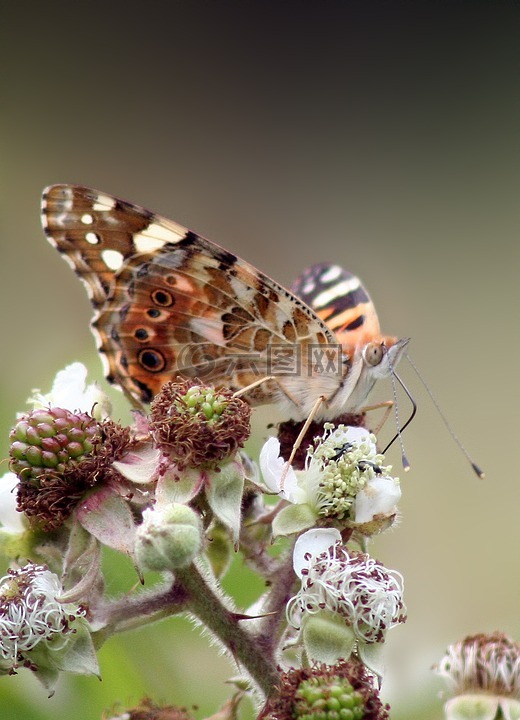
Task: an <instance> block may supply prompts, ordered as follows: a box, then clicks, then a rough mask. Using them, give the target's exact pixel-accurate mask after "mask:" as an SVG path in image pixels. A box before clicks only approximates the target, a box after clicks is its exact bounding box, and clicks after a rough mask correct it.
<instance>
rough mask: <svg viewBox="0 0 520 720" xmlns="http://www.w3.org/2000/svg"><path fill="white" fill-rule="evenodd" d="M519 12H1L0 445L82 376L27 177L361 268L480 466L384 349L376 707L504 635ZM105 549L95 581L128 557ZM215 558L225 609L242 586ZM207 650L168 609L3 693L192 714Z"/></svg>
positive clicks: (208, 702) (53, 704)
mask: <svg viewBox="0 0 520 720" xmlns="http://www.w3.org/2000/svg"><path fill="white" fill-rule="evenodd" d="M519 25H520V10H519V6H518V5H517V4H514V3H505V2H504V3H500V2H498V3H496V2H495V3H473V4H471V5H470V4H460V3H442V2H435V3H431V4H429V3H420V2H419V3H408V2H404V3H400V2H381V3H375V2H370V1H368V2H359V3H353V2H348V1H346V0H345V1H343V2H327V1H325V2H314V3H310V2H300V3H288V2H281V1H280V2H271V1H269V0H268V1H265V2H191V1H187V0H185V1H184V2H176V1H173V2H169V3H135V2H126V3H111V4H108V3H96V2H89V3H73V4H72V3H52V2H50V3H45V4H43V3H41V4H36V5H33V6H31V7H30V9H29V7H28V6H27V5H26V4H25V3H18V4H16V3H2V7H1V8H0V28H1V29H0V68H1V70H0V83H1V86H0V87H1V96H0V148H1V149H0V163H1V166H0V184H1V188H0V230H1V233H0V243H1V245H0V247H1V255H0V279H1V282H0V293H1V305H0V307H1V311H0V323H1V326H0V331H1V335H0V337H1V338H2V351H1V352H0V396H1V401H2V407H1V416H0V423H1V428H0V430H1V435H0V442H1V455H2V457H4V456H5V455H6V454H7V433H8V431H9V428H10V426H11V424H12V423H13V420H14V418H15V414H16V412H17V411H21V410H23V409H24V407H25V400H26V398H27V396H28V394H29V391H30V390H31V388H34V387H39V388H41V389H42V390H44V391H47V390H48V389H49V388H50V383H51V379H52V377H53V376H54V373H55V371H57V370H58V369H60V368H62V367H63V366H65V365H66V364H67V363H70V362H71V361H73V360H82V361H83V362H85V363H86V364H87V365H88V366H89V368H90V369H91V372H92V377H93V378H99V379H101V377H102V372H101V366H100V363H99V361H98V358H97V355H96V352H95V346H94V341H93V338H92V337H91V335H90V331H89V327H88V325H89V319H90V315H91V312H90V307H89V303H88V300H87V297H86V294H85V292H84V289H83V287H82V286H81V285H80V283H79V281H78V280H77V278H76V277H75V276H74V274H73V273H72V272H71V270H70V269H69V267H68V266H67V265H66V264H65V263H64V262H63V261H62V259H61V258H60V257H59V255H58V254H57V253H56V251H55V250H54V249H53V248H52V247H51V246H50V245H48V243H47V242H46V241H45V238H44V236H43V233H42V231H41V227H40V220H39V198H40V193H41V190H42V189H43V187H44V186H45V185H48V184H51V183H56V182H76V183H81V184H86V185H92V186H93V187H96V188H98V189H100V190H103V191H105V192H108V193H113V194H115V195H118V196H120V197H123V198H125V199H128V200H132V201H135V202H137V203H139V204H142V205H145V206H147V207H149V208H150V209H152V210H155V211H157V212H160V213H161V214H163V215H166V216H168V217H171V218H173V219H176V220H177V221H178V222H180V223H183V224H185V225H188V226H189V227H191V228H192V229H194V230H196V231H197V232H199V233H201V234H203V235H205V236H207V237H209V238H211V239H213V240H215V241H216V242H218V243H219V244H220V245H224V246H225V247H227V248H228V249H230V250H232V251H234V252H236V253H238V254H239V255H241V256H243V257H245V258H247V259H248V260H249V261H250V262H252V263H253V264H255V265H257V266H258V267H259V268H261V269H262V270H264V271H265V272H267V273H268V274H270V275H271V276H273V277H275V278H276V279H277V280H278V281H280V282H281V283H283V284H290V283H291V281H292V279H293V278H294V277H295V276H296V275H297V274H298V273H299V272H300V271H301V270H302V269H303V268H304V267H305V266H307V265H309V264H311V263H313V262H318V261H334V262H337V263H339V264H342V265H344V266H345V267H347V268H349V269H350V270H352V271H354V272H356V273H358V274H359V275H360V276H361V277H362V278H363V280H364V282H365V284H366V285H367V287H368V288H369V291H370V292H371V294H372V296H373V299H374V301H375V303H376V306H377V308H378V311H379V315H380V320H381V324H382V327H383V329H384V330H385V331H386V332H388V333H392V334H396V335H398V336H402V337H404V336H410V337H411V338H412V342H411V343H410V354H411V355H412V357H413V358H414V360H415V362H416V364H417V365H418V366H419V368H420V370H421V372H422V373H423V375H424V376H425V378H426V379H427V381H428V383H429V384H430V386H431V388H432V389H433V390H434V392H435V394H436V396H437V399H438V401H439V402H440V403H441V405H442V407H443V409H444V412H445V414H446V415H447V416H448V418H449V420H450V422H451V423H452V425H453V427H454V429H455V430H456V432H457V433H458V434H459V435H460V436H461V438H462V439H463V441H464V442H465V444H466V445H467V447H468V449H469V450H470V452H471V453H473V454H474V455H475V458H476V460H477V461H478V462H479V464H481V465H482V467H483V468H484V469H485V471H486V473H487V479H486V480H485V481H482V480H478V479H477V478H476V477H475V476H474V475H473V473H472V471H471V469H470V468H469V466H468V464H467V463H466V461H465V459H464V457H463V455H462V454H461V453H460V451H459V450H458V449H457V448H456V447H455V444H454V443H453V442H452V440H451V439H450V437H449V435H448V434H447V432H446V431H445V428H444V427H443V425H442V422H441V420H440V418H439V416H438V414H437V412H436V411H435V409H434V407H433V405H432V403H431V401H430V400H429V398H428V396H427V394H426V392H425V391H424V389H423V388H422V387H421V386H420V385H419V384H418V382H417V380H416V378H415V376H414V374H413V372H412V369H411V368H410V366H409V365H408V364H407V363H406V362H403V363H402V365H401V367H400V374H401V375H402V377H403V379H404V380H405V381H406V382H407V383H408V384H409V385H410V387H411V388H412V391H413V394H414V396H415V398H416V400H417V403H418V405H419V412H418V416H417V418H416V420H415V421H414V423H413V424H412V426H411V427H410V429H409V430H407V431H406V432H405V434H404V441H405V444H406V452H407V455H408V457H409V459H410V462H411V464H412V469H411V471H410V472H409V473H408V474H407V475H406V477H403V476H402V473H401V478H402V487H403V500H402V505H401V509H402V518H401V521H400V525H399V527H398V528H397V529H394V530H392V531H390V532H389V533H387V534H386V535H384V536H382V537H380V538H379V539H377V540H376V541H375V542H374V543H373V545H372V552H373V553H374V554H375V555H376V556H377V557H379V559H381V560H382V561H383V562H384V563H385V564H387V565H388V566H390V567H393V568H396V569H398V570H399V571H401V572H402V573H403V575H404V577H405V583H406V601H407V605H408V614H409V618H408V622H407V623H406V625H405V626H403V627H401V628H399V629H396V630H395V631H394V632H393V633H391V634H390V635H391V637H390V638H389V641H388V648H387V652H388V676H387V678H386V679H385V681H384V684H383V690H382V692H383V696H384V698H385V699H386V700H387V701H389V702H390V703H391V704H392V717H393V718H395V719H397V720H405V719H406V720H407V719H408V718H421V717H429V718H431V717H441V716H442V710H441V708H442V702H441V700H440V699H439V698H438V692H439V689H440V688H441V683H440V682H439V681H438V680H437V679H436V678H435V677H433V676H432V673H431V672H430V666H431V665H432V664H433V663H434V662H436V661H437V660H438V659H439V658H440V656H441V655H442V653H443V651H444V649H445V647H446V646H447V645H448V644H449V643H450V642H453V641H455V640H457V639H459V638H461V637H463V636H464V635H465V634H468V633H475V632H477V631H491V630H494V629H501V630H504V631H506V632H508V633H510V634H511V635H513V636H515V637H516V638H517V639H520V627H519V625H520V620H519V614H518V607H519V593H520V583H519V580H518V572H519V570H518V568H519V567H520V562H519V560H520V557H519V555H520V544H519V542H518V510H519V500H520V490H519V482H518V477H517V476H518V472H517V463H516V461H515V460H514V454H513V456H511V449H512V447H513V448H514V447H516V445H515V443H516V433H517V432H518V428H519V423H518V412H519V411H518V408H519V402H518V401H519V392H518V390H519V383H518V354H519V351H520V347H519V332H518V313H519V293H518V274H519V270H520V263H519V239H518V226H519V221H520V210H519V203H518V194H519V190H520V183H519V180H520V178H519V170H520V140H519V127H520V92H519V84H518V78H519V71H520V43H519V42H518V39H519V29H520V28H519ZM112 395H113V397H114V398H116V399H117V401H118V405H117V412H118V413H119V414H120V415H121V416H122V417H126V409H125V406H124V403H123V402H122V400H121V397H120V395H119V394H118V393H117V392H116V391H113V393H112ZM377 396H378V397H380V398H383V399H386V398H388V397H390V396H391V388H390V386H389V385H388V384H387V385H385V386H384V387H383V388H380V389H379V391H378V394H377ZM407 412H408V404H407V401H406V400H405V399H403V400H402V402H401V404H400V414H401V416H402V418H405V417H406V414H407ZM392 431H393V427H392V423H391V422H390V423H388V424H387V425H386V427H385V428H384V429H383V431H382V433H381V437H382V438H383V441H384V439H385V437H386V438H388V437H390V435H391V433H392ZM389 456H390V459H391V461H392V462H393V463H394V467H395V468H396V470H397V471H398V473H399V472H400V460H399V452H398V450H396V449H395V448H393V449H392V450H391V451H390V452H389ZM4 467H5V469H6V470H7V466H6V465H5V464H4ZM111 568H112V569H111V577H113V582H114V588H115V587H117V584H118V581H119V579H120V578H119V574H121V578H122V577H123V576H124V577H126V575H125V573H127V572H128V569H120V568H118V566H117V564H114V563H113V564H112V565H111ZM233 577H234V579H233V578H232V579H231V581H230V584H231V586H232V590H233V592H234V593H235V595H236V597H237V598H238V602H239V603H241V604H243V605H247V604H248V603H249V602H251V601H252V600H253V599H254V598H255V596H256V594H257V593H258V592H259V586H258V585H255V584H254V583H252V581H251V576H250V575H249V574H248V575H247V580H244V579H243V577H242V575H241V574H240V569H239V568H238V569H237V570H236V571H235V573H234V576H233ZM132 582H133V579H132ZM230 584H228V587H229V586H230ZM206 646H207V641H206V640H205V639H202V638H201V637H200V636H199V634H198V631H196V630H195V629H193V628H191V627H190V626H188V625H187V624H182V623H180V622H179V621H177V620H172V621H171V622H168V623H163V624H162V625H160V626H158V627H156V628H150V629H147V630H143V631H141V632H136V633H134V634H132V635H128V636H125V637H118V638H115V639H114V640H112V641H110V642H109V643H108V644H107V646H106V647H105V648H104V649H103V651H102V653H101V665H102V675H103V682H102V683H99V682H98V681H97V680H96V679H93V678H73V677H63V678H62V679H61V680H60V683H59V686H58V689H57V692H56V695H55V697H54V698H52V699H51V700H47V699H46V697H45V693H44V691H43V690H42V689H41V688H40V687H39V685H38V684H37V683H36V682H35V680H34V678H32V677H31V676H30V675H29V674H28V673H27V672H25V671H22V672H21V673H20V674H19V675H18V676H17V677H16V678H1V679H0V715H1V716H2V717H9V718H16V720H18V719H21V718H24V720H25V719H29V720H33V719H38V720H44V719H47V718H56V717H63V718H66V717H72V716H74V717H77V718H81V720H94V719H96V718H99V717H100V715H101V712H102V710H103V709H104V708H107V707H109V706H111V705H112V703H113V702H114V701H116V700H119V701H121V702H122V703H123V704H132V703H135V702H136V701H137V700H138V699H139V698H140V697H142V696H143V695H145V694H149V695H151V696H152V697H153V698H154V699H156V700H161V701H165V702H172V703H178V704H181V705H188V706H190V705H192V704H194V703H196V704H198V705H199V706H200V710H199V712H198V715H199V716H200V717H203V716H204V715H207V714H210V713H211V712H214V711H215V709H216V707H217V703H219V702H221V701H222V700H223V699H224V698H225V697H226V696H227V695H228V693H229V689H228V687H226V685H224V680H225V678H226V677H228V676H229V674H230V668H231V673H234V672H235V668H234V667H233V666H230V665H228V663H227V662H226V661H225V660H224V659H222V658H221V657H219V656H218V652H217V650H216V649H215V648H211V649H210V650H207V649H206ZM201 690H202V692H201ZM2 708H4V709H3V710H2Z"/></svg>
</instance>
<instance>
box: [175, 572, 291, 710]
mask: <svg viewBox="0 0 520 720" xmlns="http://www.w3.org/2000/svg"><path fill="white" fill-rule="evenodd" d="M176 579H177V582H178V583H180V584H181V585H182V586H183V587H184V589H185V590H186V591H187V592H188V594H189V609H190V611H191V612H192V613H193V614H194V615H196V616H197V617H198V618H199V620H201V621H202V622H203V623H204V625H206V627H207V628H208V629H209V630H210V631H211V632H212V633H214V634H215V635H216V637H218V638H219V640H221V641H222V643H223V644H224V645H225V646H226V647H227V648H229V650H230V652H231V653H232V654H233V656H234V657H235V659H236V660H237V661H238V662H240V663H241V664H242V665H243V666H244V667H245V668H246V670H247V671H248V672H249V674H250V675H251V677H252V678H253V679H254V681H255V682H256V683H257V685H258V686H259V687H260V688H261V690H262V692H263V693H264V695H265V696H266V697H269V695H270V694H271V693H272V691H273V689H274V687H275V686H276V685H277V683H278V681H279V673H278V671H277V669H276V664H275V662H274V660H273V659H272V653H269V654H267V653H265V652H263V651H262V649H261V648H260V649H259V647H258V645H257V642H256V640H255V638H253V637H252V636H251V635H250V634H249V633H247V632H246V631H245V630H244V629H243V628H242V627H241V626H240V625H239V621H238V619H237V618H236V616H235V615H234V613H233V612H231V611H230V610H228V609H227V608H226V607H224V605H223V603H222V600H221V599H220V598H219V597H218V596H217V595H216V594H215V593H214V592H213V590H212V589H211V588H210V587H209V586H208V584H207V583H206V581H205V580H204V578H203V577H202V575H201V574H200V572H199V570H198V569H197V568H196V567H195V565H190V566H189V567H188V568H183V569H182V570H177V571H176Z"/></svg>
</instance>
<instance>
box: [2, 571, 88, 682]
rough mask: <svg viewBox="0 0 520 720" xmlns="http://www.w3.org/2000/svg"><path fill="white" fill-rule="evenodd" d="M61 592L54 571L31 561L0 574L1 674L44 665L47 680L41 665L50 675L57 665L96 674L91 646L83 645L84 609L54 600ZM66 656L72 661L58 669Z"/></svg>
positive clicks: (35, 668)
mask: <svg viewBox="0 0 520 720" xmlns="http://www.w3.org/2000/svg"><path fill="white" fill-rule="evenodd" d="M61 592H62V586H61V583H60V581H59V579H58V577H57V575H55V574H54V573H52V572H50V570H48V569H47V567H46V566H45V565H34V564H32V563H29V564H28V565H25V566H24V567H22V568H20V569H18V570H9V571H8V573H7V574H6V575H4V577H2V578H0V671H1V672H3V673H12V672H13V671H15V670H16V669H17V668H18V667H20V666H27V667H29V668H31V669H32V670H35V671H36V670H38V669H42V677H43V678H44V679H43V680H42V681H43V682H44V683H45V684H48V681H49V676H48V675H47V676H46V673H45V672H43V669H44V668H45V669H46V670H49V671H50V672H51V674H52V672H54V673H56V672H57V670H59V669H69V670H71V671H72V672H81V671H82V670H83V671H86V672H92V671H93V672H97V663H96V662H95V660H94V661H93V659H92V654H93V647H92V646H91V645H89V644H88V642H87V643H85V632H86V631H85V630H84V628H85V626H84V624H83V626H82V623H84V621H83V617H84V615H85V610H84V609H81V608H79V607H77V606H75V605H72V604H62V603H61V602H60V601H59V599H58V598H59V595H60V593H61ZM78 621H79V624H78ZM82 630H84V632H82ZM81 636H83V637H81ZM78 640H80V641H81V642H80V643H79V644H78ZM81 643H83V644H81ZM71 645H72V648H73V650H72V648H71ZM67 646H69V649H70V650H71V652H67ZM80 647H81V648H82V650H81V653H82V657H81V658H80V656H79V655H78V650H79V648H80ZM65 659H68V660H69V662H70V665H69V667H68V668H66V667H61V664H62V663H63V662H64V661H65ZM87 667H88V670H87ZM80 668H81V669H80Z"/></svg>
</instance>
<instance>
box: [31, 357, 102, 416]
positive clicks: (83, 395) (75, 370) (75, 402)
mask: <svg viewBox="0 0 520 720" xmlns="http://www.w3.org/2000/svg"><path fill="white" fill-rule="evenodd" d="M86 380H87V368H86V367H85V366H84V365H83V364H82V363H80V362H75V363H72V364H71V365H67V367H66V368H64V369H63V370H60V371H59V372H58V373H57V374H56V377H55V378H54V382H53V384H52V390H51V391H50V392H49V393H47V394H46V395H43V394H42V393H40V392H39V391H38V390H33V393H34V395H33V396H32V397H31V398H29V400H28V402H29V403H32V404H33V405H34V408H35V409H36V408H48V407H49V406H51V407H59V408H63V409H64V410H70V411H71V412H78V411H81V412H87V413H90V414H92V415H93V416H94V417H95V418H96V419H98V420H101V419H104V418H106V417H108V416H109V414H110V411H111V403H110V400H109V399H108V396H107V395H106V394H105V393H104V392H103V391H102V390H101V388H100V387H99V386H98V384H97V383H92V384H91V385H87V384H86Z"/></svg>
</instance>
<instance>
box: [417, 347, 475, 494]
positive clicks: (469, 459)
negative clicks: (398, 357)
mask: <svg viewBox="0 0 520 720" xmlns="http://www.w3.org/2000/svg"><path fill="white" fill-rule="evenodd" d="M404 355H405V357H406V359H407V360H408V362H409V363H410V365H411V366H412V368H413V370H414V371H415V374H416V375H417V377H418V378H419V380H420V381H421V383H422V384H423V386H424V389H425V390H426V392H427V393H428V395H429V396H430V400H431V401H432V403H433V404H434V406H435V409H436V410H437V412H438V413H439V415H440V417H441V420H442V422H443V423H444V425H445V426H446V429H447V430H448V432H449V434H450V435H451V437H452V438H453V440H454V441H455V443H456V445H457V446H458V448H459V450H461V451H462V452H463V453H464V455H465V456H466V459H467V461H468V462H469V464H470V465H471V467H472V468H473V470H474V472H475V474H476V475H478V477H479V478H481V479H482V480H483V479H484V478H485V477H486V476H485V474H484V472H483V471H482V470H481V469H480V467H479V466H478V465H477V463H476V462H474V461H473V458H472V457H471V455H470V454H469V452H468V451H467V450H466V448H465V447H464V445H463V444H462V441H461V440H460V439H459V437H458V436H457V435H456V434H455V432H454V430H453V429H452V427H451V425H450V424H449V422H448V420H447V418H446V416H445V414H444V413H443V411H442V410H441V407H440V405H439V403H438V402H437V400H436V398H435V396H434V395H433V393H432V391H431V390H430V388H429V387H428V384H427V383H426V380H425V379H424V378H423V376H422V375H421V373H420V372H419V368H418V367H417V365H416V364H415V363H414V362H413V360H412V358H411V357H410V356H409V355H408V353H407V352H405V353H404Z"/></svg>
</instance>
